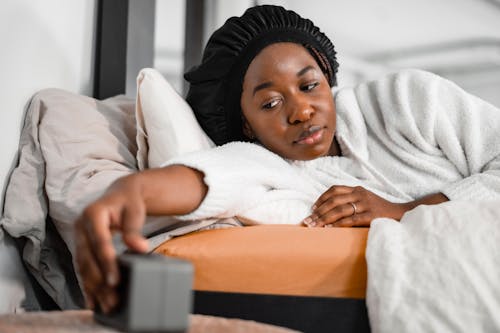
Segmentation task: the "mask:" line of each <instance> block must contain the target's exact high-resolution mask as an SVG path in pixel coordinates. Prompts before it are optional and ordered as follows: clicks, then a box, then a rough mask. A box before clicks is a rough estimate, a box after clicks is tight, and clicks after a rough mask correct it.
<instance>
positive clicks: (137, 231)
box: [75, 165, 208, 312]
mask: <svg viewBox="0 0 500 333" xmlns="http://www.w3.org/2000/svg"><path fill="white" fill-rule="evenodd" d="M203 177H204V175H203V173H201V172H200V171H197V170H194V169H191V168H188V167H185V166H180V165H172V166H169V167H165V168H159V169H149V170H145V171H142V172H139V173H135V174H132V175H129V176H126V177H123V178H120V179H118V180H117V181H115V182H114V183H113V184H112V185H111V186H110V187H109V189H108V190H107V191H106V193H104V195H103V196H102V197H101V198H99V199H98V200H96V201H95V202H93V203H92V204H90V205H89V206H88V207H87V208H86V209H85V210H84V211H83V213H82V215H81V216H80V217H79V218H78V219H77V221H76V224H75V230H76V235H75V239H76V246H77V256H76V262H77V269H78V271H79V273H80V275H81V277H82V283H83V288H84V291H85V294H86V299H87V305H88V306H89V307H90V308H94V306H95V304H96V303H99V305H100V308H101V309H102V310H103V311H105V312H108V311H110V310H111V309H112V308H113V307H114V306H115V305H116V304H117V301H118V297H117V295H116V291H115V287H116V285H117V284H118V281H119V279H120V277H119V273H118V272H119V271H118V265H117V262H116V252H115V249H114V247H113V243H112V233H114V232H119V233H121V234H122V237H123V241H124V242H125V244H126V245H127V246H128V248H130V249H131V250H134V251H137V252H146V251H147V250H148V245H147V240H146V239H145V238H144V237H143V236H142V233H141V230H142V226H143V225H144V222H145V218H146V215H183V214H187V213H190V212H192V211H194V210H195V209H196V208H197V207H198V206H199V205H200V204H201V202H202V201H203V199H204V198H205V195H206V193H207V191H208V187H207V186H206V184H205V183H204V181H203Z"/></svg>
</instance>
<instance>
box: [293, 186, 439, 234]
mask: <svg viewBox="0 0 500 333" xmlns="http://www.w3.org/2000/svg"><path fill="white" fill-rule="evenodd" d="M445 201H448V198H447V197H446V196H445V195H443V194H442V193H436V194H431V195H428V196H426V197H424V198H421V199H418V200H415V201H411V202H406V203H393V202H390V201H387V200H385V199H383V198H381V197H379V196H378V195H376V194H375V193H373V192H370V191H368V190H367V189H365V188H364V187H361V186H356V187H350V186H332V187H330V188H329V189H328V190H327V191H326V192H325V193H323V194H322V195H321V196H320V197H319V199H318V200H316V202H315V203H314V205H313V208H312V209H313V212H312V214H311V215H310V216H308V217H307V218H305V219H304V220H303V221H302V223H304V224H305V225H306V226H309V227H369V226H370V224H371V222H372V220H373V219H375V218H377V217H388V218H392V219H395V220H397V221H399V220H400V219H401V217H402V216H403V215H404V213H406V212H407V211H409V210H411V209H413V208H415V207H416V206H418V205H422V204H426V205H435V204H439V203H442V202H445Z"/></svg>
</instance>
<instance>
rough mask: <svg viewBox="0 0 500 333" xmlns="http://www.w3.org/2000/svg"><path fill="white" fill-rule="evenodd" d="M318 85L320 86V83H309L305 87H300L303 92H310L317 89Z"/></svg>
mask: <svg viewBox="0 0 500 333" xmlns="http://www.w3.org/2000/svg"><path fill="white" fill-rule="evenodd" d="M318 85H319V82H313V83H308V84H306V85H303V86H302V87H300V90H302V91H310V90H313V89H314V88H316V87H317V86H318Z"/></svg>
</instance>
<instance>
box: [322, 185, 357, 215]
mask: <svg viewBox="0 0 500 333" xmlns="http://www.w3.org/2000/svg"><path fill="white" fill-rule="evenodd" d="M353 190H354V188H353V187H350V186H342V185H334V186H332V187H330V188H329V189H328V190H327V191H326V192H325V193H323V194H322V195H320V197H319V198H318V199H317V200H316V201H315V202H314V204H313V206H312V209H313V210H314V209H316V208H317V207H319V206H321V205H322V204H323V203H324V202H325V201H327V200H329V199H330V198H332V197H335V196H337V195H341V194H346V193H351V192H352V191H353Z"/></svg>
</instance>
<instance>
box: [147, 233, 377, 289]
mask: <svg viewBox="0 0 500 333" xmlns="http://www.w3.org/2000/svg"><path fill="white" fill-rule="evenodd" d="M368 230H369V229H368V228H305V227H301V226H293V225H259V226H250V227H241V228H238V227H236V228H228V229H216V230H207V231H200V232H195V233H191V234H187V235H184V236H180V237H177V238H174V239H172V240H169V241H167V242H165V243H163V244H162V245H160V246H159V247H158V248H156V250H155V252H156V253H159V254H163V255H168V256H172V257H178V258H183V259H187V260H189V261H191V262H192V263H193V265H194V268H195V277H194V289H195V290H200V291H219V292H236V293H257V294H273V295H294V296H321V297H341V298H365V294H366V278H367V268H366V260H365V248H366V241H367V238H368Z"/></svg>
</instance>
